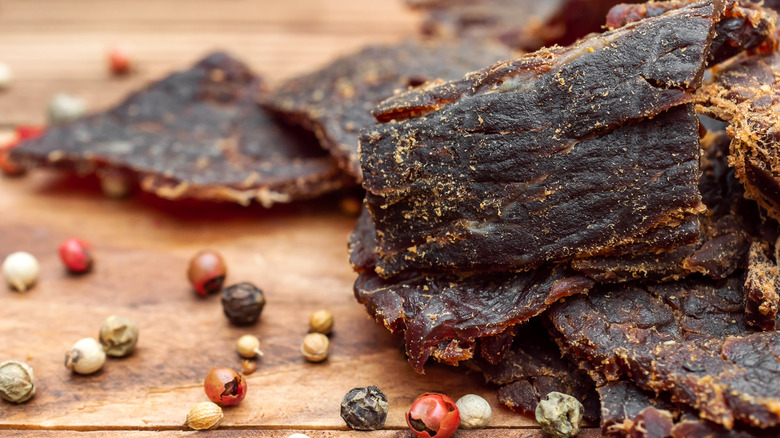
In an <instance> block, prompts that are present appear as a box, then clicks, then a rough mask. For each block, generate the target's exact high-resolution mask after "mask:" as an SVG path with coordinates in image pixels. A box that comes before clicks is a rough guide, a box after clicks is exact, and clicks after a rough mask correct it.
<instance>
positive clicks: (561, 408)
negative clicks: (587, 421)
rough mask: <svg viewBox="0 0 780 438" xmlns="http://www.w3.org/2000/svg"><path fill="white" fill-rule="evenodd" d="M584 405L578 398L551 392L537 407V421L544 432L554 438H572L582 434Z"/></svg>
mask: <svg viewBox="0 0 780 438" xmlns="http://www.w3.org/2000/svg"><path fill="white" fill-rule="evenodd" d="M583 411H584V408H583V406H582V403H580V401H579V400H577V399H576V398H574V397H572V396H570V395H568V394H562V393H560V392H555V391H553V392H551V393H549V394H547V396H546V397H545V398H544V399H542V400H541V401H540V402H539V404H538V405H536V412H535V414H536V421H538V422H539V425H540V426H541V427H542V431H543V432H544V433H545V434H547V435H548V436H551V437H554V438H571V437H574V436H577V434H579V433H580V424H582V413H583Z"/></svg>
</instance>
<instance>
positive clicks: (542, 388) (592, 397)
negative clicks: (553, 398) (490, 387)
mask: <svg viewBox="0 0 780 438" xmlns="http://www.w3.org/2000/svg"><path fill="white" fill-rule="evenodd" d="M486 339H490V338H486ZM475 365H476V366H477V367H478V368H479V369H480V370H481V371H482V372H483V374H484V375H485V379H486V380H487V381H488V382H490V383H495V384H498V385H502V386H501V388H500V389H499V390H498V400H499V401H500V402H501V403H502V404H504V405H505V406H507V407H508V408H510V409H512V410H514V411H517V412H520V413H523V414H525V415H531V416H533V414H534V411H535V410H536V405H537V404H539V401H540V400H542V399H544V398H545V397H546V396H547V394H548V393H550V392H553V391H557V392H561V393H564V394H569V395H571V396H573V397H575V398H576V399H577V400H579V401H580V402H581V403H582V404H583V407H584V408H585V410H584V413H583V416H584V418H585V419H586V420H587V421H589V422H597V421H598V420H599V400H598V396H597V394H596V391H595V388H594V386H593V382H592V381H591V380H590V379H589V378H588V376H587V375H586V374H585V373H584V372H582V371H579V370H578V369H577V367H576V366H575V365H573V364H572V363H570V362H569V361H567V360H566V359H564V358H562V357H561V352H560V350H559V349H558V347H557V346H556V345H555V343H554V342H552V341H551V340H550V339H549V334H548V333H547V329H545V328H544V327H543V326H542V324H541V323H539V322H538V321H535V320H531V321H529V322H527V323H525V324H523V325H522V326H520V327H519V328H518V329H517V335H516V336H515V341H514V343H513V344H512V346H511V348H510V349H509V351H508V352H507V353H506V355H505V356H504V357H503V359H502V360H501V361H500V362H499V363H497V364H491V363H489V362H488V361H487V360H485V359H484V358H480V359H478V360H476V361H475Z"/></svg>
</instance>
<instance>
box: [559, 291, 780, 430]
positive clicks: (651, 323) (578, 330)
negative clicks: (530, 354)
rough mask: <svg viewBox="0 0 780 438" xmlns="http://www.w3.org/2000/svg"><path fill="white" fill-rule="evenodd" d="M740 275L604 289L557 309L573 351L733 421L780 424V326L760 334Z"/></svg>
mask: <svg viewBox="0 0 780 438" xmlns="http://www.w3.org/2000/svg"><path fill="white" fill-rule="evenodd" d="M744 306H745V302H744V297H743V291H742V279H741V278H737V277H732V278H729V279H727V280H721V281H718V282H713V281H702V280H689V281H684V282H677V283H667V284H662V285H650V286H644V287H642V286H636V285H624V286H620V287H603V288H601V289H600V290H597V291H591V292H590V293H589V294H588V295H587V296H582V295H579V296H575V297H571V298H568V299H567V300H566V302H565V303H561V304H558V305H556V306H553V308H551V313H550V315H551V316H550V317H551V321H552V323H553V324H554V326H555V328H556V329H558V331H559V332H560V333H561V334H562V336H563V342H564V343H565V344H566V345H567V347H568V350H569V351H570V352H572V353H573V354H575V355H577V356H578V357H580V358H582V359H586V360H588V361H590V363H591V364H592V365H593V366H594V367H595V368H596V369H598V370H599V371H600V372H602V373H603V374H604V375H605V376H606V377H607V378H608V379H610V380H614V379H616V378H618V377H620V376H630V377H631V379H632V380H633V381H634V382H635V383H636V384H637V385H639V386H640V387H642V388H644V389H647V390H652V391H656V392H667V393H668V394H670V396H671V397H672V399H673V400H674V401H675V402H678V403H683V404H686V405H689V406H692V407H693V408H695V409H697V410H698V411H699V412H700V414H701V416H702V417H703V418H706V419H709V420H712V421H715V422H717V423H719V424H722V425H724V426H725V427H727V428H731V427H733V426H734V424H735V421H740V422H743V423H745V424H748V425H752V426H757V427H771V426H775V425H778V424H780V409H778V406H780V383H778V382H780V380H778V378H779V377H780V333H778V332H764V333H755V332H754V331H753V330H751V329H750V327H749V326H748V324H747V322H746V316H745V314H744Z"/></svg>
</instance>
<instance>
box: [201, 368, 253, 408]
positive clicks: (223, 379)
mask: <svg viewBox="0 0 780 438" xmlns="http://www.w3.org/2000/svg"><path fill="white" fill-rule="evenodd" d="M203 389H204V390H205V391H206V395H207V396H208V398H209V399H210V400H211V401H213V402H214V403H217V404H218V405H220V406H235V405H237V404H239V403H241V400H243V399H244V397H246V390H247V386H246V380H244V377H243V376H241V374H239V373H238V372H236V371H235V370H234V369H232V368H227V367H218V368H212V370H211V371H209V373H208V374H207V375H206V380H205V381H204V382H203Z"/></svg>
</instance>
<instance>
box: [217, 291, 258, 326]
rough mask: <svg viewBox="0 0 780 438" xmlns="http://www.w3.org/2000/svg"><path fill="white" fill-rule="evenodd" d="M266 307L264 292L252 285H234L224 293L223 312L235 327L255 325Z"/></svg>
mask: <svg viewBox="0 0 780 438" xmlns="http://www.w3.org/2000/svg"><path fill="white" fill-rule="evenodd" d="M264 306H265V296H263V291H261V290H260V289H258V288H257V286H255V285H254V284H252V283H249V282H243V283H238V284H234V285H233V286H230V287H226V288H225V289H224V290H223V291H222V310H223V311H224V312H225V316H227V318H228V319H229V320H230V322H232V323H233V324H235V325H250V324H254V323H255V322H256V321H257V319H258V318H260V313H261V312H262V311H263V307H264Z"/></svg>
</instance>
